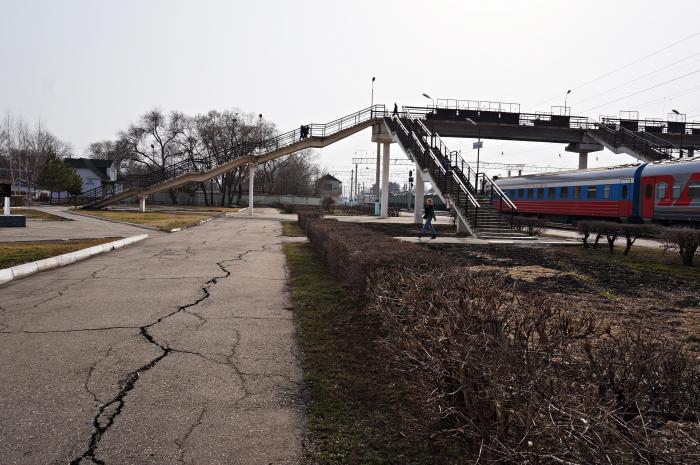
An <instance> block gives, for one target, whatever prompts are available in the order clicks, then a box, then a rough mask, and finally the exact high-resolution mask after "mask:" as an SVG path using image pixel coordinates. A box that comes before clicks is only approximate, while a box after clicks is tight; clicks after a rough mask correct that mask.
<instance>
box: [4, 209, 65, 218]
mask: <svg viewBox="0 0 700 465" xmlns="http://www.w3.org/2000/svg"><path fill="white" fill-rule="evenodd" d="M11 213H12V214H13V215H24V216H26V217H27V219H28V220H44V221H70V220H69V219H68V218H63V217H62V216H58V215H52V214H51V213H46V212H43V211H40V210H34V209H33V208H12V209H11Z"/></svg>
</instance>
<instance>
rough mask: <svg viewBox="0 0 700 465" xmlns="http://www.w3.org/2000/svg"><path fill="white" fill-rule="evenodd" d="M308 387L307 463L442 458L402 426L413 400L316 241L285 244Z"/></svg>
mask: <svg viewBox="0 0 700 465" xmlns="http://www.w3.org/2000/svg"><path fill="white" fill-rule="evenodd" d="M284 252H285V254H286V255H287V264H288V266H289V271H290V284H291V290H292V299H293V303H294V308H295V312H296V318H297V322H298V325H299V334H300V344H301V347H302V349H303V352H304V378H305V382H306V387H307V390H308V395H309V405H308V415H309V430H310V439H311V446H310V448H309V450H308V451H307V459H308V462H309V463H314V464H323V465H325V464H351V465H352V464H390V463H397V464H398V463H412V464H422V463H425V464H427V463H444V462H442V461H440V459H439V458H438V459H437V461H436V457H430V456H429V454H428V452H427V447H426V442H425V441H415V440H412V439H410V438H409V437H406V436H405V435H404V434H403V433H402V431H401V429H402V428H401V425H402V416H401V414H400V413H401V411H402V410H405V408H406V405H407V402H406V401H403V400H402V392H401V389H400V388H398V387H397V386H396V385H395V384H394V383H392V382H391V380H390V379H388V377H387V373H386V369H385V364H386V363H385V361H381V360H378V359H377V357H376V353H377V347H376V346H375V343H374V341H375V340H376V328H374V327H373V325H371V324H369V323H368V322H367V320H366V316H364V315H362V314H361V312H360V308H361V304H359V303H358V302H357V301H356V300H354V299H353V298H352V297H351V296H350V295H349V294H348V293H347V292H346V291H345V290H344V289H343V288H342V287H340V286H339V285H338V283H336V282H335V281H334V280H333V279H332V278H331V277H330V273H329V272H328V270H327V269H326V267H325V266H324V264H323V262H322V261H321V259H320V257H319V256H318V255H317V253H316V252H315V251H314V250H313V248H312V246H311V244H308V243H295V244H285V245H284Z"/></svg>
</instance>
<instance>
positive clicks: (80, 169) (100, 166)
mask: <svg viewBox="0 0 700 465" xmlns="http://www.w3.org/2000/svg"><path fill="white" fill-rule="evenodd" d="M63 162H64V163H65V164H66V165H68V166H70V167H72V168H73V169H74V170H75V172H76V173H78V176H80V179H82V180H83V192H87V191H89V190H91V189H95V188H96V187H101V186H102V185H103V184H104V183H108V182H112V181H116V180H117V167H116V165H115V163H114V160H100V159H97V158H66V159H64V160H63ZM53 196H54V199H65V198H67V197H69V195H68V193H67V192H54V194H53Z"/></svg>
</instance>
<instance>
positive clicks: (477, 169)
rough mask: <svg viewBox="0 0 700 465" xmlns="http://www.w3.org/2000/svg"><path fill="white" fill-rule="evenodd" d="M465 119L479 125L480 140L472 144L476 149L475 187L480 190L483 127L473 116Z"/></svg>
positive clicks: (478, 134)
mask: <svg viewBox="0 0 700 465" xmlns="http://www.w3.org/2000/svg"><path fill="white" fill-rule="evenodd" d="M465 121H466V122H467V123H470V124H472V125H474V126H476V127H477V136H478V141H477V142H474V144H472V148H473V149H476V173H475V175H474V187H475V188H476V190H477V191H478V190H479V159H480V158H481V147H482V146H483V145H484V143H483V142H481V128H480V127H479V125H478V124H476V123H475V122H474V120H473V119H471V118H465ZM467 179H469V176H467Z"/></svg>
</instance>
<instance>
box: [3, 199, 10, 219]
mask: <svg viewBox="0 0 700 465" xmlns="http://www.w3.org/2000/svg"><path fill="white" fill-rule="evenodd" d="M2 214H3V215H5V216H9V215H10V198H9V197H5V206H4V208H3V211H2Z"/></svg>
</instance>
